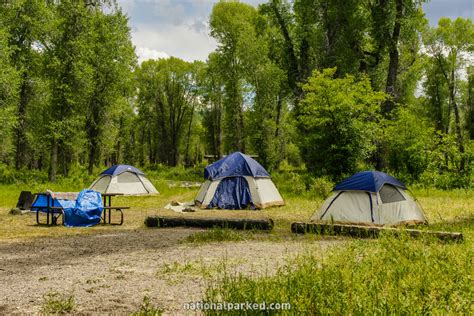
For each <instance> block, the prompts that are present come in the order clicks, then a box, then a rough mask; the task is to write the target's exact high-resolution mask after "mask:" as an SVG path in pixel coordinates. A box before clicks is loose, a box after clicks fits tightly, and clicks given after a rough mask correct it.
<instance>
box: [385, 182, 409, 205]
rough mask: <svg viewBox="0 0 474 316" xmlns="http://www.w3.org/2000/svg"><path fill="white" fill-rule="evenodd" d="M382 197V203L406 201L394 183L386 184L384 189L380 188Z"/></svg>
mask: <svg viewBox="0 0 474 316" xmlns="http://www.w3.org/2000/svg"><path fill="white" fill-rule="evenodd" d="M379 194H380V199H381V200H382V203H394V202H400V201H405V198H404V197H403V195H402V194H401V193H400V191H398V189H397V188H396V187H394V186H393V185H389V184H385V185H384V186H383V187H382V189H380V192H379Z"/></svg>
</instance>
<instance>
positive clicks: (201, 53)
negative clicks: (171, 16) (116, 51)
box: [132, 24, 217, 61]
mask: <svg viewBox="0 0 474 316" xmlns="http://www.w3.org/2000/svg"><path fill="white" fill-rule="evenodd" d="M132 38H133V43H134V44H135V46H136V47H138V48H140V47H148V48H149V49H150V50H154V51H157V52H166V54H167V55H169V56H175V57H178V58H181V59H184V60H186V61H194V60H206V59H207V56H208V55H209V53H210V52H212V51H213V50H214V49H215V48H216V47H217V44H216V41H215V40H214V39H213V38H211V37H210V36H208V35H207V33H205V32H199V31H197V30H195V29H193V28H191V27H189V26H187V25H166V26H162V27H161V28H160V29H157V28H156V27H154V26H153V25H149V24H138V25H136V29H134V30H133V31H132ZM138 48H137V54H139V55H140V53H139V52H138Z"/></svg>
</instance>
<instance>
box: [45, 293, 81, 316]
mask: <svg viewBox="0 0 474 316" xmlns="http://www.w3.org/2000/svg"><path fill="white" fill-rule="evenodd" d="M75 308H76V303H75V301H74V296H72V295H65V294H60V293H58V292H49V293H47V294H45V295H43V305H42V306H41V312H42V313H44V314H67V313H71V312H73V311H74V309H75Z"/></svg>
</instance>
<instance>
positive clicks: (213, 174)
mask: <svg viewBox="0 0 474 316" xmlns="http://www.w3.org/2000/svg"><path fill="white" fill-rule="evenodd" d="M237 176H251V177H255V178H270V174H269V173H268V172H267V171H266V170H265V168H263V167H262V166H261V165H260V164H259V163H258V162H257V161H255V160H254V159H252V158H250V157H249V156H247V155H244V154H242V153H241V152H238V151H237V152H235V153H232V154H230V155H228V156H226V157H224V158H222V159H221V160H218V161H216V162H214V163H212V164H210V165H209V166H207V167H206V168H204V178H206V179H208V180H215V179H220V178H226V177H237Z"/></svg>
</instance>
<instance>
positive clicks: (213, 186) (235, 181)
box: [195, 152, 285, 209]
mask: <svg viewBox="0 0 474 316" xmlns="http://www.w3.org/2000/svg"><path fill="white" fill-rule="evenodd" d="M204 178H205V179H206V181H205V182H204V183H203V184H202V185H201V188H200V190H199V192H198V194H197V196H196V199H195V204H196V205H198V206H200V207H201V208H221V209H246V208H249V207H250V208H251V209H255V208H257V209H262V208H266V207H270V206H276V205H284V204H285V202H284V201H283V198H282V197H281V195H280V193H279V192H278V190H277V188H276V187H275V184H273V181H272V180H271V178H270V174H269V173H268V172H267V171H266V170H265V169H264V168H263V167H262V166H261V165H260V164H259V163H258V162H257V161H255V160H254V159H252V158H250V157H249V156H247V155H244V154H242V153H240V152H235V153H232V154H230V155H228V156H226V157H225V158H222V159H221V160H219V161H216V162H214V163H213V164H211V165H209V166H207V167H206V168H205V169H204Z"/></svg>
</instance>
